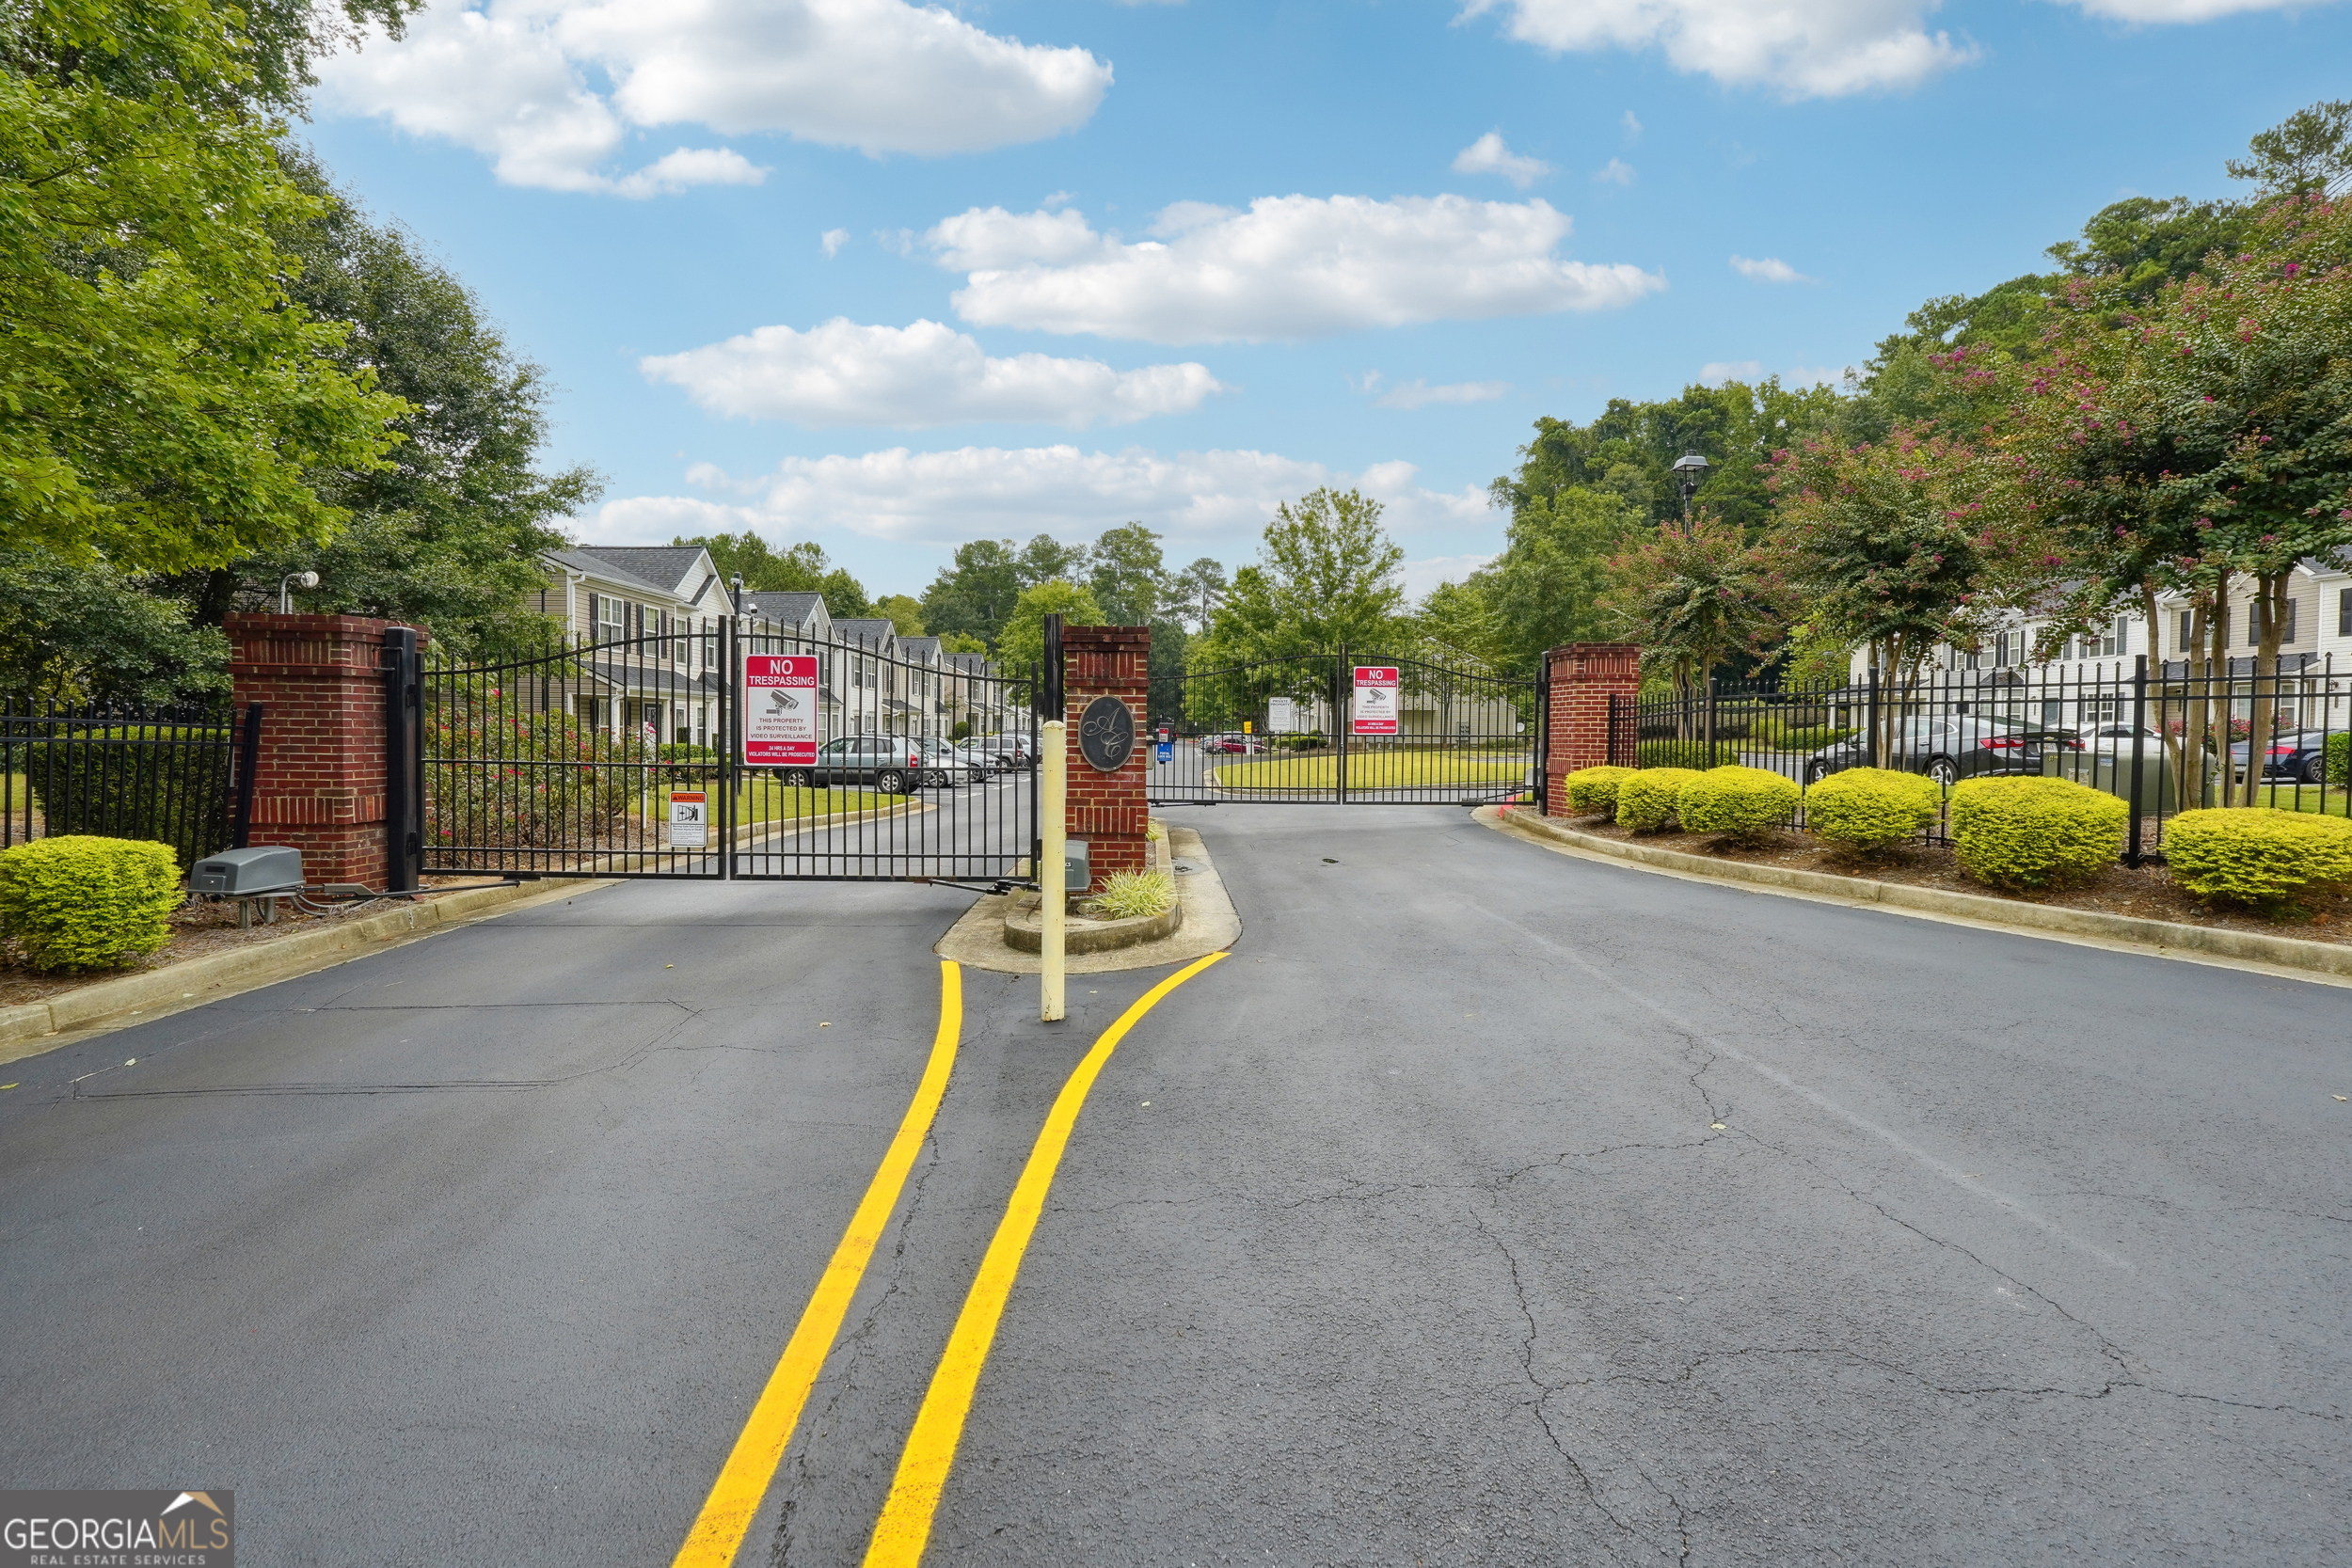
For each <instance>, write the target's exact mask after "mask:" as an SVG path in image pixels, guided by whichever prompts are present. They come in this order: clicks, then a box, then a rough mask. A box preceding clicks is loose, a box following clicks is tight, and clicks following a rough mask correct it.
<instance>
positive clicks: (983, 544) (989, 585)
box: [923, 539, 1022, 647]
mask: <svg viewBox="0 0 2352 1568" xmlns="http://www.w3.org/2000/svg"><path fill="white" fill-rule="evenodd" d="M1021 589H1022V581H1021V569H1020V566H1019V563H1018V561H1017V558H1016V552H1015V550H1014V549H1013V544H1012V541H1011V540H1009V539H975V540H972V541H971V542H970V543H968V544H963V545H959V546H956V556H955V561H954V562H953V563H952V564H950V565H946V566H943V567H941V568H940V569H939V575H938V576H937V577H934V578H932V579H931V585H930V587H929V588H926V589H925V590H923V624H924V625H925V626H929V627H930V628H931V630H933V631H934V632H938V633H941V634H942V635H945V634H946V633H948V632H956V633H960V634H961V635H963V636H966V637H977V638H980V639H982V640H983V641H987V642H988V643H989V644H990V645H991V646H992V647H993V645H994V644H995V641H996V637H997V634H998V632H1000V631H1001V630H1002V629H1003V628H1004V625H1005V623H1006V622H1007V621H1008V620H1009V619H1011V616H1012V610H1013V604H1014V601H1016V600H1017V599H1019V598H1020V596H1021Z"/></svg>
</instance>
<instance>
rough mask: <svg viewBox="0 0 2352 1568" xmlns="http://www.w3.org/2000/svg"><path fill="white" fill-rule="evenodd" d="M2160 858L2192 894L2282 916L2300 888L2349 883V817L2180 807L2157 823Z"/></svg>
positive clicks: (2351, 835)
mask: <svg viewBox="0 0 2352 1568" xmlns="http://www.w3.org/2000/svg"><path fill="white" fill-rule="evenodd" d="M2164 858H2165V861H2166V863H2168V864H2169V865H2170V866H2171V867H2172V879H2173V880H2174V881H2176V882H2178V883H2180V884H2181V885H2182V886H2183V887H2185V888H2186V889H2188V891H2189V892H2191V893H2193V894H2195V895H2197V896H2198V897H2200V898H2210V899H2214V900H2216V901H2218V902H2221V903H2227V904H2247V905H2250V906H2252V907H2253V908H2255V909H2258V910H2263V911H2267V912H2270V913H2274V914H2282V913H2286V912H2288V911H2292V910H2293V909H2294V908H2295V907H2296V895H2298V894H2300V893H2302V892H2304V891H2305V890H2306V889H2308V888H2314V887H2331V886H2334V885H2337V884H2339V883H2343V882H2348V881H2352V822H2347V821H2345V820H2344V818H2343V817H2341V816H2311V815H2310V814H2308V813H2305V812H2299V811H2277V810H2274V809H2272V808H2271V807H2269V806H2235V807H2228V808H2223V809H2218V810H2211V809H2209V810H2204V811H2185V812H2183V813H2181V815H2180V816H2176V817H2174V818H2173V819H2172V820H2171V821H2169V822H2168V823H2166V824H2165V825H2164Z"/></svg>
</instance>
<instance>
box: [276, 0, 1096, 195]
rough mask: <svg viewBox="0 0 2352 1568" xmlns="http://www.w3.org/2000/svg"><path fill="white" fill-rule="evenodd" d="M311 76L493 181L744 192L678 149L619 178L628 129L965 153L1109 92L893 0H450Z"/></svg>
mask: <svg viewBox="0 0 2352 1568" xmlns="http://www.w3.org/2000/svg"><path fill="white" fill-rule="evenodd" d="M320 74H321V75H322V77H323V78H324V79H325V81H326V87H327V89H328V92H329V94H330V95H331V102H333V103H335V104H337V105H338V106H340V107H342V108H343V109H345V110H347V111H349V112H353V113H358V114H368V115H382V116H386V117H388V118H389V119H391V120H392V122H393V123H394V124H396V125H398V126H400V127H401V128H402V129H403V130H405V131H409V132H412V133H415V134H417V135H432V136H442V137H446V138H448V139H450V140H452V141H455V142H458V143H460V144H462V145H464V146H466V147H469V148H471V149H473V150H475V151H477V152H479V153H481V154H483V155H484V156H485V157H487V158H489V159H490V160H491V162H492V165H493V166H494V167H495V168H496V170H497V173H498V177H499V179H500V180H501V181H503V182H506V183H508V184H512V185H535V186H540V187H544V188H546V189H550V190H564V191H598V192H609V193H612V194H615V195H623V196H643V195H650V194H653V193H655V192H657V191H662V190H672V189H677V188H680V187H682V186H683V185H685V184H691V183H705V184H707V183H714V182H716V183H735V184H739V183H745V182H747V181H746V179H745V171H746V170H749V169H750V168H751V165H750V164H749V162H748V161H747V160H744V159H742V158H740V157H738V156H737V155H736V154H735V153H733V152H725V151H723V150H722V151H721V152H709V151H707V150H699V149H685V148H681V149H679V150H678V151H676V152H673V153H671V154H669V155H668V156H667V157H665V158H662V159H660V161H658V162H657V163H655V164H654V165H652V166H648V167H646V168H643V169H639V170H637V171H636V172H635V173H632V174H618V175H616V174H614V173H613V172H612V168H611V166H612V163H613V162H614V161H615V160H616V159H617V158H619V157H620V156H621V155H622V153H623V151H624V144H625V143H626V142H627V141H628V137H629V135H630V134H631V133H632V132H643V131H647V130H651V129H654V128H657V127H665V126H673V125H677V126H688V125H691V126H703V127H707V129H709V130H711V131H714V132H716V133H718V134H719V135H729V136H740V135H753V134H756V133H781V134H784V135H791V136H795V137H798V138H800V139H802V140H803V141H812V142H818V143H821V144H823V145H826V146H831V147H853V148H857V149H859V150H862V151H865V152H867V153H872V154H881V153H884V152H914V153H927V154H929V153H946V152H971V151H979V150H984V149H988V148H993V147H1003V146H1007V145H1009V144H1011V143H1015V142H1027V141H1036V140H1039V139H1041V138H1042V137H1045V136H1051V135H1057V134H1058V133H1060V132H1063V131H1067V130H1070V129H1072V128H1073V127H1074V126H1077V125H1080V124H1083V123H1084V122H1085V121H1086V119H1088V117H1089V116H1090V115H1092V114H1093V112H1094V109H1095V106H1096V105H1097V104H1098V103H1101V102H1102V99H1103V94H1104V92H1105V91H1106V90H1107V89H1108V88H1109V87H1110V83H1111V68H1110V67H1109V66H1108V65H1106V64H1104V62H1102V61H1100V60H1097V59H1096V58H1095V57H1094V56H1093V55H1090V54H1089V53H1087V52H1086V51H1085V50H1083V49H1076V48H1058V49H1057V48H1050V47H1046V46H1043V45H1036V44H1025V43H1023V42H1021V41H1020V40H1017V39H1009V38H1000V37H998V36H996V35H994V34H993V33H988V32H984V31H982V30H981V29H979V28H977V27H975V26H974V25H972V24H970V23H968V22H965V21H963V20H961V18H959V17H956V16H954V15H952V14H950V13H949V12H948V11H946V10H944V9H942V8H939V7H936V6H927V7H917V6H912V5H909V4H906V0H484V3H481V4H466V3H462V0H461V3H455V4H450V5H446V6H434V7H431V8H427V9H426V10H423V11H421V12H420V13H419V14H418V15H416V16H415V17H413V18H412V19H410V21H409V23H408V26H407V31H406V34H405V37H403V38H401V39H399V40H389V39H386V38H384V37H382V36H381V35H380V34H379V35H377V36H375V37H373V38H371V39H370V40H369V41H368V43H367V46H366V47H365V48H363V49H360V50H358V51H356V52H346V53H343V54H341V55H335V56H333V57H332V58H330V59H328V60H327V61H326V62H325V64H324V65H323V66H322V67H321V72H320ZM681 158H684V159H686V160H687V161H685V162H683V163H681V162H678V161H677V160H680V159H681ZM722 158H723V159H725V160H732V162H723V161H720V160H721V159H722Z"/></svg>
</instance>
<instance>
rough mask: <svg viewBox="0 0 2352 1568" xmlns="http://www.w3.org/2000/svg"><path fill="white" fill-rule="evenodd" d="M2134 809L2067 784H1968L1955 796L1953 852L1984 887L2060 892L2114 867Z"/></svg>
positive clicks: (2029, 780) (2020, 780)
mask: <svg viewBox="0 0 2352 1568" xmlns="http://www.w3.org/2000/svg"><path fill="white" fill-rule="evenodd" d="M2130 815H2131V807H2129V806H2128V805H2126V804H2124V802H2123V801H2122V800H2120V799H2118V798H2117V797H2115V796H2113V795H2109V794H2107V793H2106V791H2105V790H2099V789H2093V788H2091V787H2090V785H2089V784H2075V783H2074V782H2072V781H2071V780H2067V779H2043V778H2033V777H2027V776H2019V777H2012V778H1997V779H1968V780H1965V781H1963V783H1962V784H1960V785H1959V787H1957V788H1955V789H1954V790H1953V791H1952V829H1951V832H1952V853H1953V856H1954V858H1956V859H1957V860H1958V861H1959V862H1960V864H1961V868H1962V869H1963V870H1964V871H1966V872H1967V873H1968V875H1970V876H1971V877H1974V878H1976V879H1978V880H1979V881H1980V882H1989V883H1991V884H1992V885H1994V887H2000V888H2009V889H2012V890H2019V889H2032V888H2045V887H2060V886H2063V885H2065V884H2066V883H2068V882H2074V881H2080V880H2081V879H2084V878H2086V877H2090V876H2092V875H2094V874H2096V873H2098V872H2100V871H2104V870H2106V868H2107V867H2108V866H2110V865H2112V864H2114V863H2115V858H2116V856H2118V855H2119V854H2121V853H2122V850H2123V835H2124V832H2125V828H2126V819H2127V818H2128V817H2129V816H2130Z"/></svg>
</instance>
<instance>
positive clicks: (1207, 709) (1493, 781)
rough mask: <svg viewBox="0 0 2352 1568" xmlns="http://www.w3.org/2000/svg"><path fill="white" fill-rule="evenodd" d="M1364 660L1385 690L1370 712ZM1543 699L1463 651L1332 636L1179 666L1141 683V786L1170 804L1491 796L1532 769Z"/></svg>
mask: <svg viewBox="0 0 2352 1568" xmlns="http://www.w3.org/2000/svg"><path fill="white" fill-rule="evenodd" d="M1368 672H1369V673H1371V674H1370V676H1369V680H1370V683H1371V687H1372V688H1373V689H1385V690H1386V691H1387V692H1388V693H1389V695H1388V696H1387V697H1386V698H1385V699H1381V701H1382V702H1383V703H1384V704H1385V705H1386V707H1385V709H1384V714H1383V716H1382V717H1380V718H1377V719H1373V720H1369V721H1368V720H1367V714H1366V712H1365V711H1364V707H1363V705H1364V703H1365V702H1366V701H1369V700H1371V699H1369V698H1367V697H1364V696H1361V695H1359V693H1362V692H1364V691H1365V690H1366V689H1367V686H1366V683H1367V679H1368V676H1367V673H1368ZM1541 710H1542V702H1541V683H1540V682H1537V681H1534V680H1531V679H1528V678H1526V677H1523V676H1513V675H1505V674H1500V673H1496V672H1494V671H1492V670H1489V669H1486V668H1485V667H1484V666H1481V665H1478V664H1476V663H1474V662H1468V661H1466V662H1464V663H1459V664H1454V663H1447V662H1443V661H1439V660H1434V659H1428V658H1418V657H1394V656H1391V655H1386V654H1381V653H1377V652H1374V653H1360V652H1358V651H1356V650H1353V649H1349V648H1340V649H1336V650H1334V651H1332V652H1329V653H1318V654H1302V655H1298V656H1295V657H1287V658H1276V659H1261V660H1256V661H1253V662H1250V663H1246V664H1235V665H1230V666H1226V667H1224V668H1220V669H1213V670H1199V671H1191V672H1187V673H1184V675H1182V676H1178V677H1162V678H1160V679H1157V680H1155V681H1153V683H1152V716H1151V721H1152V741H1153V742H1154V747H1155V749H1154V753H1153V757H1152V771H1151V782H1150V784H1149V786H1148V787H1149V790H1150V795H1151V799H1152V800H1154V801H1155V802H1162V803H1168V804H1206V803H1209V802H1211V801H1236V802H1252V803H1262V804H1263V803H1271V804H1282V803H1297V804H1312V803H1324V804H1332V803H1345V804H1356V805H1366V804H1378V805H1414V804H1446V805H1454V804H1459V803H1464V802H1469V803H1478V802H1483V801H1487V800H1502V799H1507V798H1509V797H1510V796H1512V795H1515V794H1518V792H1519V791H1521V790H1523V789H1525V788H1527V787H1529V786H1530V784H1531V781H1532V780H1533V778H1534V773H1535V770H1536V757H1537V741H1538V738H1539V736H1538V729H1539V722H1540V715H1541ZM1367 722H1369V724H1370V725H1371V727H1372V731H1373V732H1375V733H1368V732H1367ZM1162 741H1165V743H1166V750H1167V754H1166V756H1165V757H1164V758H1163V757H1162V756H1161V755H1160V754H1159V752H1158V749H1157V747H1158V744H1159V743H1160V742H1162Z"/></svg>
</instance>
